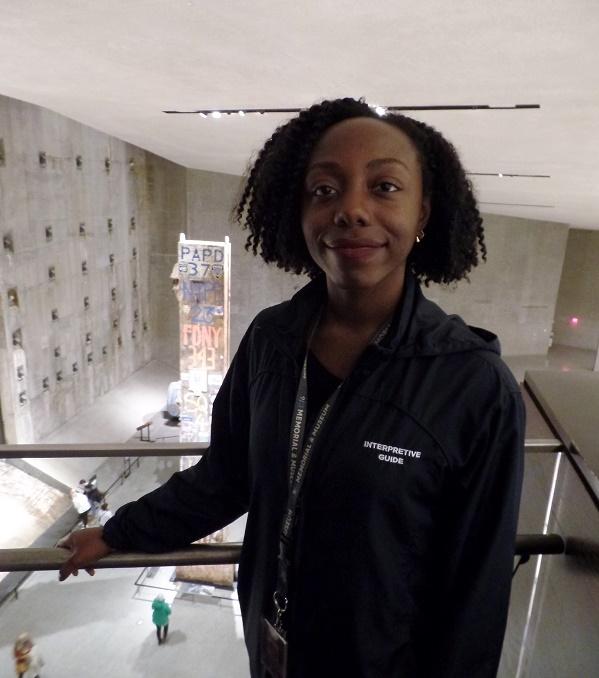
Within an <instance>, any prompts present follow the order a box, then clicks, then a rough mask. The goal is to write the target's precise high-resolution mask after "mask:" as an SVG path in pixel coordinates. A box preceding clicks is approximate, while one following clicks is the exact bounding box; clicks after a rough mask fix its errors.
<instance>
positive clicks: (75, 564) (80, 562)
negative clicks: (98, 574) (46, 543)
mask: <svg viewBox="0 0 599 678" xmlns="http://www.w3.org/2000/svg"><path fill="white" fill-rule="evenodd" d="M56 546H58V547H59V548H62V549H67V550H68V551H71V557H70V558H69V559H68V560H67V561H66V562H65V563H64V565H63V566H62V567H61V568H60V570H59V576H58V579H59V581H64V580H65V579H66V578H67V577H68V576H69V575H71V574H72V575H73V576H75V577H76V576H77V575H78V574H79V568H84V569H85V571H86V572H87V573H88V574H90V575H92V576H93V575H94V574H95V570H94V569H93V568H91V567H88V566H89V565H93V564H94V563H96V562H97V561H98V560H99V559H100V558H103V557H104V556H107V555H108V554H109V553H112V551H114V549H112V548H111V547H110V546H108V544H107V543H106V542H105V541H104V539H102V528H101V527H90V528H87V529H84V530H76V531H75V532H71V534H69V535H68V536H66V537H64V539H61V540H60V541H59V542H58V544H56Z"/></svg>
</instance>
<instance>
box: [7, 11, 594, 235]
mask: <svg viewBox="0 0 599 678" xmlns="http://www.w3.org/2000/svg"><path fill="white" fill-rule="evenodd" d="M598 44H599V2H597V0H504V1H503V2H497V0H464V1H460V0H456V1H455V2H454V1H450V0H420V1H412V2H409V3H407V2H402V1H401V0H371V1H370V2H364V1H363V0H361V1H359V2H358V1H356V0H347V1H343V0H295V1H292V0H278V1H276V0H253V1H252V2H247V0H218V1H217V2H209V1H208V0H127V1H126V2H123V0H103V1H102V2H98V1H97V0H94V1H92V0H53V2H48V1H47V0H19V1H16V0H0V94H4V95H6V96H10V97H14V98H17V99H22V100H24V101H28V102H31V103H34V104H38V105H41V106H45V107H47V108H49V109H51V110H54V111H57V112H59V113H62V114H63V115H66V116H69V117H71V118H74V119H75V120H78V121H80V122H82V123H84V124H86V125H90V126H92V127H95V128H97V129H99V130H101V131H103V132H107V133H108V134H111V135H114V136H117V137H119V138H121V139H124V140H126V141H128V142H131V143H133V144H136V145H138V146H141V147H143V148H146V149H148V150H150V151H152V152H154V153H156V154H158V155H161V156H163V157H165V158H168V159H170V160H173V161H175V162H177V163H180V164H182V165H184V166H186V167H191V168H198V169H206V170H213V171H218V172H226V173H230V174H240V173H242V172H243V171H244V169H245V167H246V164H247V161H248V158H249V157H250V155H251V154H252V152H255V151H256V150H257V149H259V147H260V146H261V144H262V143H263V141H264V140H265V139H266V138H267V137H268V136H269V135H270V134H271V133H272V131H273V130H274V129H275V127H276V126H277V125H279V124H280V123H281V122H283V121H284V120H285V119H286V118H285V116H281V115H264V116H246V117H244V118H241V117H238V116H231V117H223V118H221V119H219V120H215V119H212V118H208V119H203V118H200V117H199V116H194V115H189V116H181V115H179V116H173V115H166V114H165V113H163V112H162V111H163V110H165V109H197V108H207V109H219V108H261V107H266V108H278V107H283V108H287V107H304V106H307V105H309V104H311V103H313V102H315V101H318V100H320V99H322V98H325V97H327V98H328V97H336V96H357V97H358V96H364V97H366V99H367V100H368V101H369V102H371V103H379V104H386V105H452V104H492V105H497V104H502V105H512V104H528V103H533V104H540V105H541V109H540V110H532V111H531V110H528V111H492V112H485V111H468V112H427V113H414V114H412V115H413V117H417V118H419V119H421V120H424V121H425V122H427V123H429V124H432V125H434V126H435V127H437V128H438V129H439V130H441V131H442V132H443V133H444V134H445V135H446V136H447V137H448V138H450V139H451V140H452V141H453V142H454V144H455V145H456V147H457V148H458V150H459V151H460V153H461V155H462V158H463V161H464V164H465V166H466V167H467V169H468V170H469V171H471V172H476V173H503V174H534V175H539V174H540V175H550V178H549V179H541V178H508V177H503V178H501V177H497V176H490V177H484V176H483V177H480V176H478V177H476V176H475V177H473V183H474V185H475V187H476V189H477V193H478V197H479V200H480V202H481V203H482V205H481V207H482V209H483V211H485V212H490V213H497V214H508V215H513V216H520V217H527V218H534V219H542V220H548V221H561V222H564V223H568V224H570V225H572V226H575V227H581V228H592V229H599V47H598Z"/></svg>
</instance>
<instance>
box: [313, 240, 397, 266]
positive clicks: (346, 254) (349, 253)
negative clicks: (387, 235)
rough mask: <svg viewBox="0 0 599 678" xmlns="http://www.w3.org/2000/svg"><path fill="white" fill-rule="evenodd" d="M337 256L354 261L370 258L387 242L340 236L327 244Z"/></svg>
mask: <svg viewBox="0 0 599 678" xmlns="http://www.w3.org/2000/svg"><path fill="white" fill-rule="evenodd" d="M326 247H327V248H328V249H330V250H332V251H333V252H334V253H335V254H336V255H337V256H339V257H343V258H344V259H351V260H354V261H357V260H361V259H368V258H369V257H371V256H373V255H374V254H376V252H378V251H379V250H380V249H382V248H383V247H385V243H382V242H378V241H376V240H370V239H366V238H340V239H338V240H333V241H332V242H330V243H327V244H326Z"/></svg>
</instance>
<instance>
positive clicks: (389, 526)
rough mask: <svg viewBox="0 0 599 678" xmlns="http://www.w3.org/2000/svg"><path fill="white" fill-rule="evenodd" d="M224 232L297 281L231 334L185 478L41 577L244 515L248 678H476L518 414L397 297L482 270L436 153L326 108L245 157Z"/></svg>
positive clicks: (499, 580)
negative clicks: (233, 339)
mask: <svg viewBox="0 0 599 678" xmlns="http://www.w3.org/2000/svg"><path fill="white" fill-rule="evenodd" d="M237 216H238V218H239V220H240V222H241V223H243V224H244V225H245V227H246V228H248V229H249V231H250V234H249V237H248V242H247V247H248V248H249V249H251V250H252V251H253V252H254V254H259V255H260V256H261V257H262V258H263V259H264V260H265V261H266V262H272V263H274V264H276V265H277V266H279V267H281V268H284V269H285V270H288V271H293V272H295V273H307V274H308V276H309V277H310V278H312V281H311V282H310V283H309V284H308V285H307V286H306V287H304V288H303V289H302V290H300V291H299V292H298V293H297V294H296V295H295V296H294V297H293V298H292V299H291V300H290V301H287V302H284V303H282V304H279V305H278V306H275V307H272V308H269V309H266V310H264V311H262V312H261V313H260V314H258V316H257V317H256V318H255V319H254V321H253V322H252V324H251V325H250V327H249V329H248V330H247V332H246V334H245V336H244V338H243V340H242V342H241V345H240V347H239V349H238V352H237V354H236V356H235V358H234V360H233V362H232V364H231V367H230V369H229V371H228V374H227V377H226V379H225V381H224V382H223V385H222V387H221V389H220V391H219V394H218V396H217V398H216V400H215V402H214V408H213V415H212V417H213V418H212V434H211V442H210V449H209V451H208V452H207V453H206V454H205V455H204V457H203V458H202V460H201V461H200V462H199V463H198V464H197V465H196V466H194V467H192V468H190V469H188V470H186V471H183V472H180V473H176V474H174V476H173V477H172V478H171V479H170V480H169V481H168V482H167V483H166V484H165V485H163V486H162V487H160V488H158V489H157V490H155V491H153V492H151V493H149V494H147V495H145V496H144V497H142V498H141V499H139V500H138V501H136V502H132V503H130V504H127V505H126V506H124V507H122V508H121V509H119V510H118V511H117V513H116V515H115V516H114V517H113V518H112V519H111V520H109V521H108V523H107V524H106V525H105V527H104V528H103V530H101V529H99V528H98V529H91V530H86V531H80V532H75V533H73V534H72V535H71V536H70V537H69V538H68V539H67V540H66V541H65V544H64V546H65V547H66V548H70V549H71V550H72V554H71V557H70V559H69V560H68V561H67V563H66V564H65V565H64V566H63V568H62V570H61V575H60V576H61V578H62V579H64V578H65V577H67V576H69V574H71V573H72V572H74V571H76V570H77V568H79V567H86V566H90V565H92V564H93V563H94V562H95V561H96V560H97V559H98V558H100V557H102V556H103V555H105V554H107V553H109V552H110V551H111V550H114V549H119V550H125V549H127V550H140V551H150V552H153V551H162V550H168V549H172V548H176V547H179V546H183V545H185V544H188V543H190V542H192V541H194V540H196V539H198V538H200V537H202V536H204V535H206V534H209V533H210V532H212V531H214V530H216V529H218V528H220V527H222V526H224V525H225V524H227V523H229V522H231V521H232V520H233V519H235V518H236V517H238V516H240V515H242V514H243V513H244V512H246V511H247V512H248V521H247V528H246V534H245V538H244V545H243V550H242V556H241V562H240V569H239V587H238V588H239V599H240V604H241V608H242V614H243V620H244V629H245V637H246V644H247V647H248V652H249V659H250V669H251V675H252V677H253V678H258V677H261V676H272V677H276V678H279V677H280V676H289V677H290V678H321V677H322V678H324V676H327V677H328V676H331V675H343V676H346V677H355V678H390V677H393V678H465V677H468V678H491V677H492V676H495V675H496V672H497V666H498V663H499V657H500V654H501V646H502V642H503V635H504V631H505V624H506V618H507V608H508V602H509V594H510V584H511V570H512V565H513V554H514V541H515V532H516V524H517V515H518V507H519V499H520V491H521V482H522V468H523V438H524V408H523V404H522V399H521V396H520V393H519V389H518V386H517V384H516V383H515V381H514V379H513V377H512V376H511V374H510V372H509V370H508V369H507V367H506V366H505V365H504V363H503V362H502V361H501V359H500V357H499V344H498V341H497V338H496V337H495V336H494V335H492V334H491V333H490V332H488V331H486V330H483V329H480V328H475V327H469V326H467V325H466V324H465V323H464V322H463V321H462V320H461V319H460V318H458V317H457V316H448V315H446V314H445V313H444V312H443V311H442V310H441V309H440V308H439V307H438V306H436V305H435V304H433V303H432V302H430V301H428V300H426V299H425V298H424V296H423V295H422V292H421V290H420V283H424V284H425V285H427V284H428V283H429V282H437V283H453V282H457V281H459V280H461V279H464V278H467V276H468V273H469V271H470V270H471V269H472V267H474V266H476V265H477V264H478V261H479V258H480V257H481V256H482V258H483V259H484V258H485V256H486V249H485V244H484V238H483V228H482V220H481V217H480V215H479V212H478V209H477V206H476V201H475V199H474V196H473V193H472V190H471V186H470V184H469V182H468V180H467V178H466V176H465V172H464V169H463V167H462V165H461V163H460V161H459V158H458V156H457V153H456V152H455V149H454V148H453V147H452V146H451V144H450V143H449V142H448V141H446V140H445V139H444V138H443V137H442V135H441V134H439V133H438V132H437V131H436V130H434V129H432V128H431V127H429V126H427V125H425V124H424V123H421V122H418V121H415V120H412V119H410V118H407V117H405V116H401V115H385V116H384V117H380V116H378V115H377V114H376V113H375V112H374V111H373V110H372V109H371V108H370V107H369V106H368V105H367V104H365V103H364V102H362V101H356V100H354V99H338V100H335V101H325V102H323V103H321V104H318V105H315V106H313V107H311V108H310V109H307V110H305V111H302V112H301V113H300V114H299V116H298V117H296V118H294V119H292V120H291V121H289V122H288V123H287V124H285V125H283V126H282V127H280V128H279V129H278V130H277V131H276V132H275V133H274V134H273V136H272V137H271V138H270V139H269V140H268V141H267V143H266V144H265V146H264V148H263V149H262V151H261V152H260V154H259V155H258V157H257V159H256V161H255V163H254V165H253V167H252V169H251V171H250V173H249V175H248V178H247V181H246V185H245V189H244V192H243V193H242V197H241V200H240V202H239V205H238V207H237ZM489 610H492V611H493V612H492V614H490V613H489Z"/></svg>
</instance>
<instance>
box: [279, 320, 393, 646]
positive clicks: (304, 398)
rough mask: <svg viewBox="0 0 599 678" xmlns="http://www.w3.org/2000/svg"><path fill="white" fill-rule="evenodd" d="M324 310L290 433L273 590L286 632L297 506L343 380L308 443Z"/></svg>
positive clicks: (379, 334)
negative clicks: (311, 377) (314, 358)
mask: <svg viewBox="0 0 599 678" xmlns="http://www.w3.org/2000/svg"><path fill="white" fill-rule="evenodd" d="M320 315H321V314H320V313H319V315H318V317H317V319H316V322H315V323H314V325H313V327H312V330H311V331H310V335H309V338H308V346H307V348H306V355H305V356H304V363H303V365H302V371H301V375H300V380H299V384H298V387H297V393H296V396H295V406H294V408H293V419H292V423H291V430H290V434H289V448H290V455H289V497H288V500H287V508H286V510H285V514H284V517H283V524H282V527H281V535H280V539H279V568H278V574H277V588H276V590H275V592H274V594H273V601H274V605H275V620H274V627H275V629H276V630H277V631H278V632H279V633H280V634H281V635H282V636H284V628H283V615H284V613H285V612H286V610H287V604H288V590H289V580H288V573H289V566H290V563H291V561H290V555H291V554H290V550H291V540H292V537H293V527H294V521H295V516H296V512H297V506H298V503H299V498H300V493H301V490H302V486H303V484H304V480H305V477H306V472H307V470H308V466H309V464H310V461H311V459H312V457H313V456H314V450H315V448H316V442H317V441H319V440H320V441H322V432H323V431H324V428H325V424H326V423H327V421H328V420H329V418H330V415H331V412H332V411H333V406H334V405H335V402H336V400H337V397H338V395H339V392H340V390H341V387H342V386H343V382H341V383H340V384H339V385H338V386H337V388H336V389H335V391H334V392H333V394H332V395H331V396H329V398H328V399H327V400H326V402H325V403H324V405H323V406H322V407H321V408H320V411H319V413H318V416H317V417H316V420H315V422H314V424H313V425H312V428H311V429H310V432H309V433H308V437H307V440H306V444H305V445H304V437H305V434H306V418H307V410H308V352H309V350H310V344H311V342H312V338H313V336H314V334H315V332H316V329H317V327H318V324H319V322H320ZM389 326H390V323H386V324H385V325H384V326H383V327H382V328H381V329H380V330H379V331H378V332H377V333H376V334H375V335H374V337H373V338H372V339H371V340H370V342H369V344H375V345H378V344H379V343H380V342H381V341H382V340H383V339H384V337H385V336H386V334H387V332H388V330H389Z"/></svg>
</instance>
